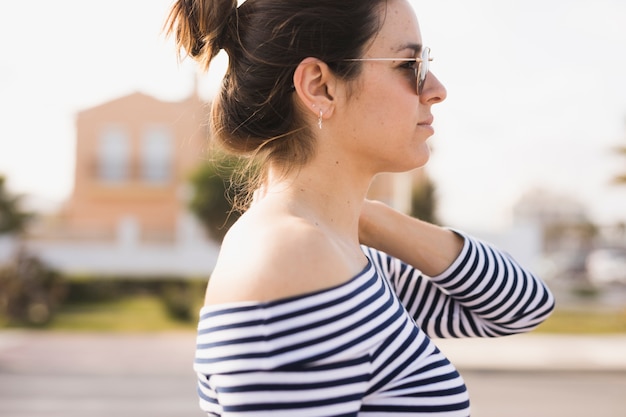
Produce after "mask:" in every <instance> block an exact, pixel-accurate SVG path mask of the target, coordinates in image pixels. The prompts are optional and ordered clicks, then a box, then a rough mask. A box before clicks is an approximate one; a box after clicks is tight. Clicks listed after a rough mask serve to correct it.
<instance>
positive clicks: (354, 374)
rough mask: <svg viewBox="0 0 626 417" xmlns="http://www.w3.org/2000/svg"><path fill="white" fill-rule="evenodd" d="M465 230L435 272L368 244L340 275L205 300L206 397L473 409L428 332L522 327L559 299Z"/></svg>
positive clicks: (295, 408)
mask: <svg viewBox="0 0 626 417" xmlns="http://www.w3.org/2000/svg"><path fill="white" fill-rule="evenodd" d="M464 238H465V244H464V247H463V250H462V251H461V253H460V255H459V257H458V258H457V259H456V261H455V262H454V263H453V264H452V265H451V266H450V267H449V268H448V269H447V270H446V271H445V272H443V273H442V274H441V275H439V276H436V277H426V276H424V275H423V274H421V273H420V272H419V271H418V270H416V269H414V268H412V267H410V266H408V265H406V264H404V263H402V262H401V261H399V260H397V259H395V258H392V257H390V256H388V255H386V254H384V253H381V252H379V251H376V250H374V249H371V248H367V247H364V248H363V250H364V252H365V254H366V256H367V258H368V261H369V262H368V265H367V266H366V267H365V269H364V270H363V271H361V273H359V274H358V275H357V276H355V277H353V278H352V279H350V280H349V281H348V282H346V283H344V284H341V285H339V286H336V287H333V288H330V289H325V290H322V291H317V292H314V293H309V294H305V295H300V296H296V297H290V298H286V299H280V300H277V301H272V302H264V303H260V302H240V303H231V304H222V305H214V306H208V307H204V308H203V309H202V310H201V312H200V321H199V325H198V338H197V351H196V359H195V365H194V369H195V370H196V372H197V373H198V378H199V384H198V393H199V397H200V406H201V408H202V409H203V410H204V411H206V412H207V413H208V415H210V416H255V417H256V416H272V417H318V416H319V417H321V416H324V417H329V416H337V417H338V416H372V417H373V416H409V415H410V416H440V417H444V416H445V417H457V416H459V417H461V416H462V417H465V416H468V415H469V398H468V394H467V390H466V387H465V384H464V382H463V379H462V378H461V376H460V375H459V373H458V372H457V370H456V369H455V368H454V367H453V366H452V364H450V362H449V361H448V359H446V357H445V356H444V355H443V354H442V353H441V352H440V351H439V350H438V349H437V347H436V346H435V344H434V343H433V342H432V341H431V339H430V337H470V336H484V337H491V336H500V335H509V334H514V333H520V332H525V331H528V330H530V329H532V328H534V327H536V326H537V325H538V324H539V323H541V322H542V321H543V320H544V319H545V318H547V316H548V315H549V313H550V312H551V310H552V308H553V305H554V300H553V297H552V295H551V294H550V292H549V291H548V290H547V289H546V287H545V286H544V285H543V283H542V282H541V281H540V280H538V279H537V278H535V277H534V276H533V275H532V274H531V273H529V272H528V271H526V270H524V269H522V268H521V267H520V266H519V265H518V264H517V263H516V262H515V261H514V260H512V259H511V258H510V257H509V256H508V255H506V254H504V253H502V252H499V251H497V250H496V249H494V248H492V247H491V246H489V245H487V244H485V243H483V242H480V241H477V240H475V239H472V238H470V237H468V236H464Z"/></svg>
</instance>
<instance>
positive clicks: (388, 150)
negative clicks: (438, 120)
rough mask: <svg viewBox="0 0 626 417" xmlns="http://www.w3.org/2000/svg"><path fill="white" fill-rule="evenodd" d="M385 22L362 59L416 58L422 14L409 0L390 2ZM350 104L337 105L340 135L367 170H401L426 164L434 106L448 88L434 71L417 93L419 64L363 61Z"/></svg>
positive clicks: (418, 51)
mask: <svg viewBox="0 0 626 417" xmlns="http://www.w3.org/2000/svg"><path fill="white" fill-rule="evenodd" d="M383 13H385V14H384V15H383V18H384V23H383V26H382V28H381V30H380V32H379V33H378V34H377V35H376V37H375V39H374V41H373V42H372V44H371V46H370V48H369V49H368V50H367V52H366V53H365V54H364V55H363V58H416V57H419V56H420V54H421V50H422V48H423V47H425V46H424V45H423V44H422V37H421V34H420V29H419V25H418V22H417V17H416V16H415V12H414V11H413V8H412V7H411V5H410V4H409V3H408V2H407V1H406V0H390V1H389V2H388V3H387V7H386V12H384V9H383ZM361 64H362V66H363V68H362V71H361V73H360V75H359V77H358V79H357V80H356V81H355V84H354V85H353V87H352V88H351V90H352V92H353V93H352V94H351V95H350V96H349V97H348V98H347V99H346V100H347V101H346V103H345V106H342V108H340V109H337V110H338V113H340V114H337V115H338V116H340V117H338V118H337V119H336V120H337V121H338V123H340V124H341V125H340V127H339V129H342V132H341V137H343V138H346V141H345V142H343V143H344V145H345V146H348V147H349V152H350V154H351V155H355V154H356V155H357V156H359V158H357V162H362V167H363V169H367V170H372V171H373V173H378V172H400V171H406V170H410V169H413V168H416V167H419V166H422V165H424V164H425V163H426V162H427V161H428V158H429V156H430V150H429V148H428V145H427V144H426V140H427V139H428V138H429V137H430V136H431V135H433V133H434V130H433V128H432V122H433V117H432V113H431V106H432V105H433V104H435V103H439V102H441V101H442V100H444V99H445V97H446V90H445V88H444V87H443V85H442V84H441V83H440V82H439V80H438V79H437V78H436V77H435V76H434V74H433V73H432V72H431V73H429V74H428V75H427V77H426V81H425V84H424V87H423V91H422V94H421V95H419V96H418V95H417V89H416V79H415V70H414V66H415V63H412V62H408V63H407V62H403V61H363V62H361Z"/></svg>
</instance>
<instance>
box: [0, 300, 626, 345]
mask: <svg viewBox="0 0 626 417" xmlns="http://www.w3.org/2000/svg"><path fill="white" fill-rule="evenodd" d="M197 308H199V306H197ZM196 317H197V315H194V316H193V317H192V319H191V320H190V321H180V320H176V319H174V318H173V317H172V316H171V315H170V314H168V311H167V308H166V307H165V305H164V303H163V301H162V299H160V298H159V297H158V296H155V295H140V296H132V297H124V298H121V299H118V300H115V301H101V302H91V303H71V304H67V305H64V306H63V307H62V308H61V310H60V311H59V312H57V314H56V316H55V318H54V320H53V322H52V323H50V324H49V325H48V326H47V327H46V329H49V330H65V331H107V332H162V331H181V330H184V331H194V330H195V329H196V324H197V322H196ZM0 327H2V326H0ZM535 332H536V333H544V334H546V333H547V334H592V335H598V334H626V308H622V309H611V310H608V309H605V310H599V309H587V310H584V309H582V308H578V309H557V310H556V311H555V312H554V313H553V314H552V316H551V317H550V318H549V319H548V320H546V321H545V322H544V323H543V324H541V325H540V326H539V327H538V328H537V329H536V330H535Z"/></svg>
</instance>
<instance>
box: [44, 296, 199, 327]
mask: <svg viewBox="0 0 626 417" xmlns="http://www.w3.org/2000/svg"><path fill="white" fill-rule="evenodd" d="M47 328H48V329H50V330H69V331H117V332H158V331H173V330H194V329H195V328H196V322H195V321H191V322H183V321H180V320H175V319H173V318H172V317H171V316H170V315H169V314H168V312H167V309H166V308H165V306H164V305H163V302H162V301H161V300H160V299H159V298H158V297H156V296H148V295H145V296H136V297H128V298H123V299H120V300H116V301H106V302H99V303H89V304H70V305H67V306H64V307H63V308H62V309H61V310H60V311H59V312H58V313H57V314H56V316H55V318H54V320H53V322H52V323H51V324H50V325H49V326H48V327H47Z"/></svg>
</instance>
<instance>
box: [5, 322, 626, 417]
mask: <svg viewBox="0 0 626 417" xmlns="http://www.w3.org/2000/svg"><path fill="white" fill-rule="evenodd" d="M436 343H437V344H438V345H439V347H440V349H441V350H442V351H443V352H444V353H445V354H447V356H448V357H449V358H450V359H451V361H452V362H453V363H454V364H455V365H456V366H457V368H458V369H459V371H460V372H461V375H463V378H464V380H465V381H466V383H467V386H468V389H469V391H470V396H471V398H472V416H473V417H527V416H533V417H555V416H567V417H588V416H590V415H594V416H602V417H623V416H624V410H626V397H625V396H624V393H625V392H626V334H624V335H612V336H593V337H591V336H571V335H563V336H561V335H544V334H536V333H535V334H533V333H531V334H526V335H517V336H509V337H504V338H497V339H446V340H436ZM194 349H195V334H194V333H193V332H175V333H143V334H137V333H132V334H130V333H127V334H125V333H70V332H51V331H17V330H15V331H0V416H2V417H84V416H87V415H88V416H90V417H110V416H116V417H143V416H150V417H201V416H206V415H205V414H204V413H203V412H201V410H200V408H199V406H198V398H197V395H196V377H195V375H194V373H193V370H192V363H193V356H194Z"/></svg>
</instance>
